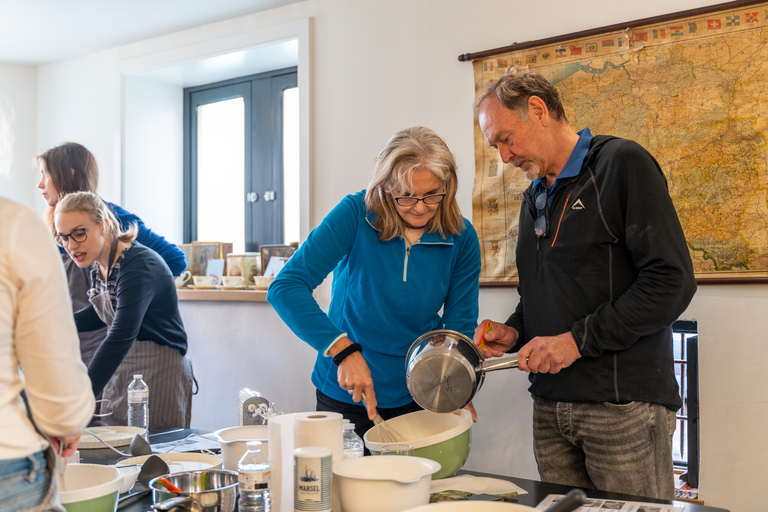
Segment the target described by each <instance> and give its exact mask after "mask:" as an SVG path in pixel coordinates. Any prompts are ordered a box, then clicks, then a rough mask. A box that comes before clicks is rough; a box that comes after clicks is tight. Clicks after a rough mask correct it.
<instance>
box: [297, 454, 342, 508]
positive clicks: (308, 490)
mask: <svg viewBox="0 0 768 512" xmlns="http://www.w3.org/2000/svg"><path fill="white" fill-rule="evenodd" d="M332 472H333V452H332V451H331V450H330V449H328V448H324V447H322V446H308V447H306V448H296V449H295V450H293V481H294V484H293V485H294V487H293V509H294V511H295V512H331V506H332V501H331V478H332V475H333V473H332Z"/></svg>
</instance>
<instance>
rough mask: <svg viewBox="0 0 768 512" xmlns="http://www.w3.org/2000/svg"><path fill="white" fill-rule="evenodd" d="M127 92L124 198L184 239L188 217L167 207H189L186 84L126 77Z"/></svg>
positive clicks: (162, 229) (156, 225)
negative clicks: (185, 154) (186, 191)
mask: <svg viewBox="0 0 768 512" xmlns="http://www.w3.org/2000/svg"><path fill="white" fill-rule="evenodd" d="M124 96H125V110H124V112H125V117H124V119H125V124H124V132H123V134H124V138H123V140H124V144H125V152H124V159H123V168H124V169H125V172H124V178H123V181H122V184H123V187H122V190H123V194H122V197H123V203H124V204H125V205H126V207H128V205H130V207H129V211H130V212H131V213H134V214H136V215H138V216H139V217H141V219H142V220H143V221H144V223H145V224H146V225H147V226H151V228H152V230H153V231H155V232H157V233H162V235H163V236H164V237H165V238H166V239H168V241H170V242H172V243H175V244H180V243H182V242H183V241H184V236H183V228H184V222H183V221H184V218H183V217H182V216H181V215H178V214H177V213H174V214H172V215H169V214H168V213H167V212H181V211H182V209H183V207H184V190H183V186H182V185H183V177H184V158H183V150H184V143H183V130H184V115H183V106H184V90H183V88H181V87H177V86H173V85H166V84H163V83H160V82H156V81H154V80H147V79H144V78H139V77H126V78H125V93H124ZM128 176H130V179H127V177H128ZM158 203H159V204H162V205H163V207H162V208H158V207H157V205H158Z"/></svg>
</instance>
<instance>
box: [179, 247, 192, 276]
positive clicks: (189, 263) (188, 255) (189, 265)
mask: <svg viewBox="0 0 768 512" xmlns="http://www.w3.org/2000/svg"><path fill="white" fill-rule="evenodd" d="M176 247H178V248H179V249H181V252H183V253H184V257H185V258H186V259H187V268H185V269H184V270H188V269H190V272H191V268H192V244H178V245H177V246H176Z"/></svg>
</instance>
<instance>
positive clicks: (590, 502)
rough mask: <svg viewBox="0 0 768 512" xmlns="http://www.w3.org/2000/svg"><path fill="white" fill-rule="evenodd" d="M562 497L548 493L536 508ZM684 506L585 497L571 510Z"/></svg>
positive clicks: (655, 510)
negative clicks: (585, 498) (577, 506)
mask: <svg viewBox="0 0 768 512" xmlns="http://www.w3.org/2000/svg"><path fill="white" fill-rule="evenodd" d="M563 497H564V495H563V494H550V495H548V496H547V497H546V498H544V499H543V500H542V501H541V503H539V504H538V505H536V510H546V509H547V508H549V507H550V506H552V504H554V503H555V502H557V501H559V500H561V499H562V498H563ZM685 506H686V504H685V503H674V504H667V503H643V502H640V501H624V500H608V499H603V498H587V501H586V502H585V503H584V504H583V505H582V506H580V507H579V508H577V509H576V510H574V511H573V512H683V511H684V510H685Z"/></svg>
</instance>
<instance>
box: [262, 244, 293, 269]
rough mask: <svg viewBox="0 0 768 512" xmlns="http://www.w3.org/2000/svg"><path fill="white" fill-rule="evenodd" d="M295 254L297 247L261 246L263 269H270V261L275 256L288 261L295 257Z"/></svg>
mask: <svg viewBox="0 0 768 512" xmlns="http://www.w3.org/2000/svg"><path fill="white" fill-rule="evenodd" d="M294 252H296V247H294V246H292V245H262V246H261V268H262V269H264V270H266V269H267V268H269V259H270V258H271V257H273V256H277V257H280V258H285V260H287V259H288V258H290V257H291V256H293V253H294ZM281 267H282V265H281Z"/></svg>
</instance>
